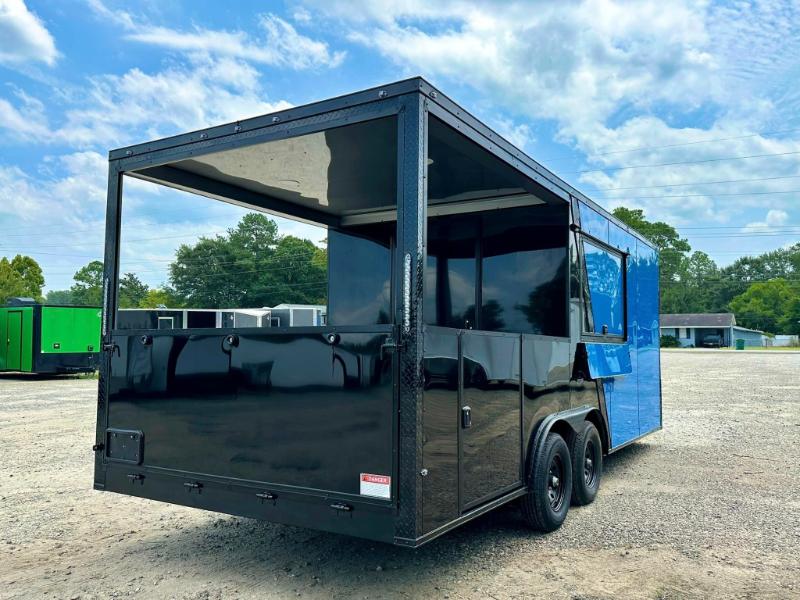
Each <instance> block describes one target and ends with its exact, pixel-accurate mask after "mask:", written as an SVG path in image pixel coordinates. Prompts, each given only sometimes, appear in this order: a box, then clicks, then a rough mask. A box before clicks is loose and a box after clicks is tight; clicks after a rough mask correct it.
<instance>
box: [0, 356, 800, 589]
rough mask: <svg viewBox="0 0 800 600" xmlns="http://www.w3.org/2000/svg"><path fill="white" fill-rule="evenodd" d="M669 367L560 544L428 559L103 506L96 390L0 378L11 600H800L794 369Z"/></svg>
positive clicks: (492, 519) (752, 362)
mask: <svg viewBox="0 0 800 600" xmlns="http://www.w3.org/2000/svg"><path fill="white" fill-rule="evenodd" d="M662 364H663V371H664V374H663V376H664V411H665V413H664V431H663V432H660V433H657V434H655V435H653V436H650V437H649V438H647V439H646V440H645V441H642V442H639V443H636V444H634V445H632V446H631V447H629V448H627V449H625V450H622V451H620V452H619V453H617V454H615V455H613V456H612V457H610V458H609V459H608V460H607V463H606V473H605V477H604V479H603V485H602V489H601V491H600V495H599V497H598V499H597V501H596V502H595V503H594V504H592V505H590V506H588V507H584V508H579V509H573V510H572V511H571V512H570V514H569V516H568V518H567V522H566V523H565V525H564V526H563V527H562V529H560V530H559V531H557V532H555V533H552V534H549V535H545V536H543V535H537V534H534V533H531V532H530V531H528V530H526V529H525V527H524V526H523V525H522V524H521V520H520V517H519V514H518V513H517V510H516V509H515V508H514V507H507V508H504V509H501V510H500V511H497V512H495V513H493V514H490V515H487V516H485V517H483V518H480V519H478V520H477V521H474V522H472V523H470V524H468V525H466V526H464V527H462V528H460V529H458V530H456V531H454V532H452V533H450V534H448V535H446V536H444V537H443V538H440V539H438V540H436V541H434V542H432V543H431V544H429V545H427V546H424V547H422V548H420V549H419V550H417V551H410V550H405V549H401V548H395V547H392V546H386V545H381V544H376V543H373V542H369V541H363V540H358V539H353V538H347V537H342V536H337V535H333V534H327V533H319V532H315V531H310V530H304V529H299V528H294V527H287V526H282V525H271V524H268V523H261V522H256V521H251V520H248V519H240V518H235V517H229V516H225V515H219V514H214V513H206V512H202V511H199V510H193V509H188V508H182V507H177V506H170V505H167V504H160V503H157V502H152V501H148V500H142V499H136V498H130V497H126V496H120V495H116V494H111V493H102V492H95V491H93V490H92V489H91V482H92V474H91V466H92V452H91V445H92V442H93V435H94V418H95V414H94V404H95V388H96V381H93V380H89V379H40V378H33V377H23V376H19V377H10V376H0V598H41V597H49V598H109V597H136V598H195V599H201V598H202V599H205V598H288V597H304V598H439V597H441V598H448V597H449V598H534V597H535V598H584V599H588V598H612V597H614V598H618V597H630V598H687V597H688V598H692V597H697V598H707V597H717V598H731V597H742V598H745V597H746V598H750V597H753V598H755V597H758V598H764V597H767V598H790V597H793V598H798V597H800V500H798V492H799V491H800V466H799V465H800V460H799V459H800V353H797V354H778V353H776V354H772V353H767V352H762V353H734V352H724V351H723V352H691V351H684V352H665V353H664V354H663V358H662Z"/></svg>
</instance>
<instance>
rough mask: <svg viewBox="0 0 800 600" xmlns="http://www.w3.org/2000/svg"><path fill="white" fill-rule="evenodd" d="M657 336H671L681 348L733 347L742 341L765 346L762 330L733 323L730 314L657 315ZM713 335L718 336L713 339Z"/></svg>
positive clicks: (751, 344) (764, 336)
mask: <svg viewBox="0 0 800 600" xmlns="http://www.w3.org/2000/svg"><path fill="white" fill-rule="evenodd" d="M661 335H671V336H674V337H675V338H676V339H677V340H678V343H679V344H680V345H681V347H683V348H701V347H703V346H716V345H717V344H718V343H719V345H721V346H723V347H727V346H733V345H735V343H736V340H738V339H742V340H744V345H745V346H751V347H752V346H765V345H766V339H767V336H766V335H765V334H764V332H763V331H758V330H757V329H747V328H746V327H740V326H739V325H737V324H736V317H735V315H734V314H733V313H681V314H672V315H661ZM715 336H719V338H716V337H715Z"/></svg>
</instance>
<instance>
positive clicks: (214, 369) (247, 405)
mask: <svg viewBox="0 0 800 600" xmlns="http://www.w3.org/2000/svg"><path fill="white" fill-rule="evenodd" d="M387 337H389V333H388V331H387V330H386V329H384V331H383V332H382V333H378V332H376V333H346V332H340V333H339V338H338V341H337V343H335V344H333V345H331V344H330V343H328V340H327V339H326V337H325V336H324V334H323V333H296V334H295V333H285V334H264V333H239V334H237V337H236V338H235V339H234V340H233V341H231V340H228V339H226V336H225V335H220V334H208V335H205V334H202V335H195V334H175V335H168V334H159V333H153V335H152V341H150V342H149V343H142V340H141V337H140V336H139V335H135V336H134V335H115V336H114V340H115V342H116V343H117V344H118V345H119V347H120V352H119V355H118V356H117V355H115V356H114V358H113V359H112V375H111V381H110V397H109V426H110V427H117V428H124V429H135V430H141V431H142V432H143V433H144V440H145V442H144V465H145V466H146V467H162V468H166V469H175V470H181V471H189V472H193V473H201V474H207V475H217V476H225V477H233V478H237V479H244V480H252V481H259V482H267V483H274V484H285V485H292V486H301V487H306V488H315V489H320V490H329V491H336V492H343V493H349V494H359V474H360V473H374V474H381V475H394V473H393V472H392V439H393V424H394V416H393V413H394V411H393V406H394V403H393V396H392V377H391V371H392V368H391V363H392V359H391V354H389V353H386V352H384V351H382V349H381V345H382V344H383V343H384V342H385V341H386V338H387Z"/></svg>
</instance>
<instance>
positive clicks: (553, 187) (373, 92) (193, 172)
mask: <svg viewBox="0 0 800 600" xmlns="http://www.w3.org/2000/svg"><path fill="white" fill-rule="evenodd" d="M412 93H421V94H423V95H425V96H426V97H427V99H428V101H429V102H432V103H434V104H435V105H437V107H438V108H440V109H442V110H443V111H445V112H446V114H447V115H448V118H452V119H453V120H455V121H457V122H461V123H463V124H464V125H465V126H467V127H469V128H471V129H472V130H474V131H476V132H477V133H478V134H479V135H480V136H482V137H483V138H484V141H485V142H488V148H487V150H488V151H489V152H491V153H492V154H495V155H496V156H498V157H501V159H502V160H503V161H505V162H506V163H508V164H511V166H513V167H515V168H517V169H518V170H521V171H524V173H525V175H526V176H529V178H530V179H532V180H533V181H535V182H536V183H538V184H539V185H540V186H542V187H543V188H544V189H546V190H547V191H549V192H551V193H552V194H554V195H555V196H558V197H560V198H562V199H563V200H565V201H569V197H570V196H572V197H574V198H576V199H578V200H580V201H582V202H584V203H586V204H588V205H589V206H591V207H592V208H593V209H595V210H597V211H598V212H600V213H601V214H602V215H603V216H604V217H605V218H607V219H608V220H609V221H611V222H613V223H615V224H616V225H618V226H619V227H621V228H623V229H624V230H625V231H628V232H629V233H631V234H632V235H634V236H635V237H636V238H637V239H639V240H641V241H642V242H644V243H645V244H647V245H648V246H650V247H653V248H655V245H654V244H653V242H651V241H650V240H648V239H647V238H645V237H644V236H643V235H641V234H640V233H638V232H637V231H635V230H634V229H631V228H630V227H628V226H627V225H626V224H625V223H623V222H622V221H620V220H619V219H617V218H616V217H614V216H613V215H612V214H611V213H610V212H608V211H607V210H605V209H604V208H603V207H601V206H599V205H598V204H597V203H595V202H594V201H593V200H591V199H590V198H589V197H588V196H586V195H585V194H583V193H582V192H580V191H578V190H577V189H576V188H574V187H573V186H571V185H570V184H568V183H567V182H565V181H564V180H563V179H561V178H560V177H558V176H557V175H555V174H554V173H552V172H551V171H549V170H548V169H547V168H545V167H544V166H542V165H541V164H539V163H538V162H536V161H535V160H534V159H533V158H531V157H530V156H528V155H527V154H526V153H525V152H523V151H522V150H520V149H519V148H517V147H515V146H514V145H512V144H511V143H510V142H508V140H506V139H505V138H503V137H502V136H501V135H499V134H498V133H497V132H495V131H493V130H492V129H490V128H489V127H487V126H486V125H485V124H484V123H482V122H481V121H479V120H478V119H477V118H476V117H474V116H473V115H471V114H470V113H469V112H468V111H466V110H465V109H463V108H462V107H461V106H459V105H458V104H456V103H455V102H454V101H453V100H451V99H450V98H448V97H447V96H446V95H444V94H443V93H442V92H440V91H439V90H438V89H436V88H434V87H433V86H432V85H431V84H430V83H428V82H427V81H426V80H425V79H423V78H422V77H413V78H410V79H405V80H402V81H398V82H395V83H390V84H387V85H382V86H377V87H374V88H369V89H367V90H363V91H360V92H355V93H351V94H345V95H342V96H337V97H334V98H330V99H327V100H322V101H319V102H313V103H310V104H305V105H302V106H297V107H293V108H289V109H285V110H281V111H277V112H274V113H269V114H266V115H262V116H258V117H253V118H250V119H245V120H241V121H234V122H231V123H226V124H223V125H217V126H213V127H208V128H206V129H201V130H197V131H193V132H189V133H184V134H180V135H174V136H169V137H165V138H161V139H158V140H153V141H150V142H145V143H140V144H134V145H132V146H126V147H122V148H118V149H114V150H111V151H110V152H109V160H110V161H112V162H117V163H118V164H119V169H120V172H126V173H128V174H130V175H134V176H137V177H141V178H143V179H147V180H151V181H155V182H165V181H170V182H171V184H172V185H173V187H176V188H178V189H191V187H190V186H189V185H187V184H186V183H185V177H186V176H190V177H193V178H198V177H199V178H202V179H203V180H205V181H209V182H213V187H214V189H216V190H217V192H212V193H209V194H208V195H212V196H218V197H223V196H225V190H228V189H230V188H231V187H232V185H231V184H232V183H239V184H240V183H241V178H236V177H228V180H227V181H226V180H225V175H224V174H222V173H221V171H222V169H221V168H220V167H221V166H222V165H221V164H220V163H221V162H223V163H226V164H233V163H236V164H237V165H238V167H239V169H247V168H248V167H247V164H248V163H249V164H250V165H254V164H255V163H256V162H259V163H260V164H262V165H263V164H264V162H263V157H260V158H261V160H258V159H259V157H258V156H255V154H254V156H248V151H249V153H257V152H258V150H256V149H257V148H258V145H256V144H253V145H246V144H247V142H243V143H240V144H238V145H236V144H232V143H231V142H233V141H234V139H239V140H244V139H245V138H247V137H248V136H253V134H254V132H256V131H259V130H264V129H265V128H281V127H285V126H287V125H288V124H291V123H292V122H294V121H297V120H300V119H304V120H307V119H309V118H314V117H320V118H322V117H323V116H324V115H325V113H330V112H332V111H344V110H347V109H357V108H358V107H362V106H366V105H373V104H380V103H391V102H393V100H394V99H396V98H398V97H399V96H404V95H407V94H412ZM387 114H388V113H387ZM376 120H377V119H376ZM329 131H332V130H329ZM359 133H360V134H361V141H362V142H363V143H365V144H367V145H369V144H370V142H369V141H368V137H369V136H368V135H366V132H365V131H364V130H363V129H362V130H361V131H359V130H358V128H353V129H351V131H349V132H348V136H346V137H351V136H353V135H356V136H357V135H359ZM284 139H285V138H284ZM309 141H310V142H312V145H311V146H309V147H306V148H296V147H287V150H288V152H289V153H290V154H292V155H293V156H301V155H302V156H309V161H310V163H309V164H296V166H295V168H297V169H303V168H305V169H308V168H313V167H314V166H315V165H314V155H313V152H314V147H313V139H312V140H309ZM390 141H391V138H390ZM270 143H275V142H270ZM223 145H224V146H225V156H219V157H217V158H216V159H212V160H209V159H208V155H210V154H212V153H218V154H221V151H222V150H223V148H221V146H223ZM384 145H385V142H384ZM237 148H238V151H237ZM373 150H374V149H373ZM309 151H310V154H309ZM364 156H365V157H368V158H369V157H371V159H372V160H377V159H376V157H378V156H379V153H378V152H374V151H370V152H366V153H364ZM170 157H173V159H174V160H175V162H177V161H180V162H181V169H174V168H173V167H171V166H170V164H172V163H173V161H171V160H170ZM384 162H385V161H384ZM386 167H387V165H386V164H382V163H380V162H378V163H377V164H370V165H368V167H362V170H361V171H359V172H356V171H353V172H350V173H347V174H346V175H347V176H349V177H350V179H351V180H352V179H355V178H358V177H363V176H364V174H365V173H369V174H371V173H373V172H375V170H376V169H377V170H380V169H385V168H386ZM133 171H137V172H136V173H134V172H133ZM276 176H277V172H276ZM288 179H291V175H287V176H286V180H288ZM344 179H345V181H344V183H343V184H342V186H343V188H342V189H343V190H345V193H344V194H343V197H344V196H345V195H346V191H347V190H346V186H347V181H346V179H347V177H345V178H344ZM375 182H376V183H375V186H376V190H375V191H376V196H375V197H378V198H386V197H387V195H389V194H390V193H391V192H392V190H387V189H380V185H379V183H378V182H377V179H375ZM268 183H269V180H267V182H266V184H265V183H262V184H261V185H260V187H256V188H255V189H245V190H244V194H245V195H247V194H259V193H262V194H263V193H265V192H269V193H270V194H271V195H272V196H273V198H274V197H275V194H274V192H275V188H274V187H272V186H270V185H268ZM217 184H220V185H217ZM320 187H321V186H320ZM371 201H372V202H374V200H371ZM274 202H275V203H277V205H278V206H280V204H281V203H284V204H285V205H288V204H292V205H295V206H298V207H300V209H301V210H300V212H293V214H294V216H296V217H298V218H300V219H301V220H302V219H304V218H305V219H307V220H311V221H314V222H318V223H322V224H326V223H332V221H326V218H327V216H328V214H327V213H326V212H325V211H324V210H322V211H319V210H314V209H312V208H311V207H310V206H309V203H308V202H306V201H305V199H304V198H303V194H302V193H297V194H295V195H294V196H293V197H291V198H285V199H282V198H280V196H278V197H277V198H276V199H275V200H274ZM358 202H359V199H358V198H356V199H355V203H356V204H355V205H354V207H353V208H354V210H353V212H357V210H358V209H359V208H362V205H361V204H358ZM361 202H362V203H363V202H364V199H361ZM321 204H323V205H324V200H323V202H322V203H321ZM369 208H370V209H371V210H377V209H378V208H380V207H378V206H369ZM303 211H305V212H303ZM278 212H280V209H279V208H278Z"/></svg>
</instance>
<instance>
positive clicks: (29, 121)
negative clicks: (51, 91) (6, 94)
mask: <svg viewBox="0 0 800 600" xmlns="http://www.w3.org/2000/svg"><path fill="white" fill-rule="evenodd" d="M16 96H17V98H18V99H19V106H14V105H13V104H11V103H10V102H9V101H8V100H5V99H4V98H0V129H5V130H6V131H7V132H8V135H9V136H10V137H11V138H13V139H15V140H35V141H43V140H47V139H48V138H49V136H50V126H49V125H48V123H47V116H46V115H45V109H44V106H43V104H42V103H41V102H40V101H39V100H37V99H35V98H32V97H30V96H28V95H27V94H25V93H23V92H21V91H17V93H16Z"/></svg>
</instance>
